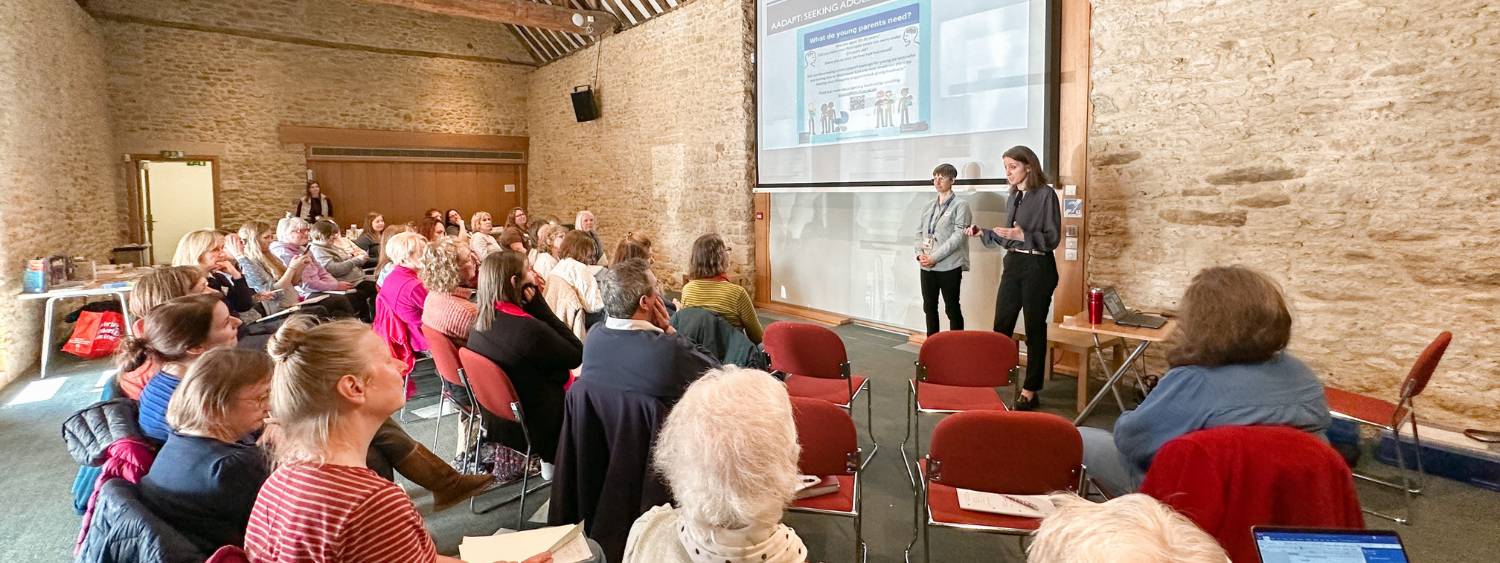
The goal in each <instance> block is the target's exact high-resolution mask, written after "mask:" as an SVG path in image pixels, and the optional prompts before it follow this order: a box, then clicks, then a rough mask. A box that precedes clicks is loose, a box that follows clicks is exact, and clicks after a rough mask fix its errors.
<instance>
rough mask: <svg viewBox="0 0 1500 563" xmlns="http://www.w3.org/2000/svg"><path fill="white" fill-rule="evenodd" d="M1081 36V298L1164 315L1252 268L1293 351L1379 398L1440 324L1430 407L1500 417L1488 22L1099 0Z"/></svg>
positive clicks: (1499, 287) (1471, 9)
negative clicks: (1449, 340) (1287, 311)
mask: <svg viewBox="0 0 1500 563" xmlns="http://www.w3.org/2000/svg"><path fill="white" fill-rule="evenodd" d="M1092 31H1093V61H1092V69H1093V70H1092V82H1093V92H1092V96H1091V99H1092V103H1093V112H1094V114H1093V122H1092V124H1091V126H1090V132H1089V154H1090V156H1091V160H1092V162H1091V166H1090V170H1089V199H1090V201H1089V202H1088V213H1089V219H1088V221H1089V229H1090V231H1089V233H1090V236H1091V238H1090V244H1089V249H1088V256H1089V264H1088V275H1089V279H1090V282H1091V283H1093V284H1114V285H1117V286H1120V287H1121V288H1122V289H1123V291H1124V293H1125V294H1126V295H1127V296H1128V297H1129V299H1130V300H1132V301H1134V302H1136V304H1137V306H1141V307H1146V308H1151V307H1158V308H1170V307H1173V306H1175V305H1176V300H1177V299H1178V296H1179V295H1180V294H1181V292H1182V289H1183V288H1184V287H1186V285H1187V284H1188V282H1189V280H1190V279H1191V277H1192V275H1193V273H1194V272H1196V271H1197V270H1199V269H1200V268H1203V267H1205V266H1210V265H1218V264H1234V263H1238V264H1245V265H1249V266H1253V267H1255V268H1258V269H1260V270H1262V271H1264V272H1266V273H1268V274H1270V275H1272V276H1273V277H1275V278H1277V279H1278V280H1280V281H1281V282H1282V283H1283V284H1284V285H1285V287H1286V289H1287V293H1288V294H1289V296H1290V298H1291V300H1292V303H1293V307H1294V311H1295V314H1296V318H1297V322H1296V326H1295V331H1296V332H1295V335H1294V340H1293V344H1292V349H1293V351H1294V352H1295V353H1296V354H1298V355H1299V356H1301V357H1302V358H1303V359H1305V360H1307V361H1308V363H1310V364H1311V365H1312V366H1313V367H1314V368H1315V369H1316V370H1317V371H1318V372H1319V373H1320V374H1321V375H1322V376H1323V377H1324V380H1325V382H1327V383H1329V384H1331V385H1336V386H1339V387H1342V388H1346V389H1351V390H1355V391H1362V392H1370V393H1373V394H1376V395H1379V396H1382V397H1390V398H1393V397H1395V395H1396V393H1397V389H1398V386H1399V384H1400V380H1401V378H1402V377H1403V376H1404V375H1405V374H1406V371H1407V370H1408V368H1409V367H1410V365H1411V363H1412V360H1413V359H1414V358H1415V357H1416V355H1417V353H1418V352H1419V351H1420V350H1421V349H1422V347H1423V346H1425V345H1426V344H1427V343H1428V342H1429V341H1430V340H1431V339H1432V338H1433V337H1434V336H1436V335H1437V333H1438V332H1439V331H1442V330H1452V331H1453V332H1454V340H1453V345H1452V347H1451V348H1450V349H1449V350H1448V354H1447V356H1446V358H1444V360H1443V363H1442V365H1441V366H1440V368H1439V369H1438V372H1437V375H1436V377H1435V378H1434V379H1433V381H1432V385H1431V386H1430V387H1429V388H1428V390H1427V392H1426V396H1425V397H1424V398H1425V399H1426V400H1425V401H1423V402H1422V403H1423V406H1424V407H1429V408H1428V409H1427V411H1426V412H1427V413H1430V414H1432V415H1435V418H1436V419H1437V420H1439V421H1442V422H1447V423H1451V424H1465V425H1472V424H1483V425H1485V426H1487V427H1494V426H1495V425H1496V423H1500V409H1497V408H1496V405H1500V353H1497V352H1496V350H1500V331H1497V329H1500V323H1497V322H1496V321H1495V320H1494V317H1495V312H1496V311H1497V310H1500V245H1497V244H1496V242H1495V237H1496V233H1497V232H1500V182H1497V180H1496V178H1500V133H1497V131H1500V93H1497V90H1496V86H1495V85H1496V84H1500V65H1497V64H1496V61H1500V7H1497V6H1496V5H1495V4H1494V3H1492V2H1483V1H1479V0H1453V1H1448V2H1436V3H1433V2H1387V1H1373V0H1370V1H1356V2H1345V3H1335V4H1329V3H1320V2H1300V1H1287V0H1278V1H1249V0H1242V1H1218V2H1215V1H1207V0H1200V1H1186V2H1184V1H1180V0H1173V1H1167V0H1149V1H1148V0H1129V1H1123V0H1113V1H1105V0H1099V1H1096V2H1094V12H1093V30H1092ZM1430 407H1436V409H1432V408H1430Z"/></svg>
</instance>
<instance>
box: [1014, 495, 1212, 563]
mask: <svg viewBox="0 0 1500 563" xmlns="http://www.w3.org/2000/svg"><path fill="white" fill-rule="evenodd" d="M1052 503H1053V504H1055V505H1057V511H1056V512H1053V513H1052V514H1051V515H1049V516H1047V517H1046V518H1044V519H1042V525H1041V526H1040V527H1038V528H1037V530H1036V536H1035V538H1036V539H1035V541H1033V542H1032V543H1031V547H1029V548H1027V550H1026V560H1027V561H1029V562H1031V563H1105V562H1113V561H1175V562H1178V563H1227V562H1228V561H1229V556H1228V555H1227V554H1225V553H1224V548H1222V547H1219V543H1218V542H1216V541H1214V538H1213V537H1212V536H1209V535H1208V533H1207V532H1204V531H1203V530H1202V529H1199V528H1198V526H1197V525H1195V524H1193V522H1192V521H1191V520H1188V519H1187V517H1185V516H1183V515H1181V514H1178V513H1177V512H1176V511H1173V510H1172V508H1171V507H1169V506H1167V505H1165V504H1162V503H1160V502H1158V501H1157V500H1156V499H1154V498H1151V497H1149V496H1146V495H1142V494H1130V495H1125V496H1122V497H1117V498H1115V499H1113V500H1110V501H1108V502H1103V503H1094V502H1089V501H1087V500H1084V499H1082V498H1079V497H1078V496H1077V495H1072V494H1063V493H1059V494H1054V495H1052Z"/></svg>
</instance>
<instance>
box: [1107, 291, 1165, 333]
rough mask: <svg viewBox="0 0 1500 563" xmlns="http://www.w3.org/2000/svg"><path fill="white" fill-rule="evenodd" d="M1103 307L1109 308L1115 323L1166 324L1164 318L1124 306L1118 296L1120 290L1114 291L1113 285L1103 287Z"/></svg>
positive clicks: (1144, 325)
mask: <svg viewBox="0 0 1500 563" xmlns="http://www.w3.org/2000/svg"><path fill="white" fill-rule="evenodd" d="M1104 307H1105V308H1107V309H1109V316H1110V317H1113V318H1114V319H1115V324H1117V325H1121V326H1138V327H1144V328H1161V327H1162V325H1165V324H1167V319H1165V318H1162V317H1158V316H1156V315H1144V314H1141V313H1138V312H1136V311H1132V310H1130V308H1129V307H1126V306H1125V300H1124V299H1121V298H1120V292H1118V291H1115V288H1113V287H1107V288H1104Z"/></svg>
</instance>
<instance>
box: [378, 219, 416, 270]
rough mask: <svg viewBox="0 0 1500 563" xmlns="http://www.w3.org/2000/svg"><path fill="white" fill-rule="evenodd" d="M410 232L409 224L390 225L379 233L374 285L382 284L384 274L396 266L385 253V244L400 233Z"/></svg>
mask: <svg viewBox="0 0 1500 563" xmlns="http://www.w3.org/2000/svg"><path fill="white" fill-rule="evenodd" d="M407 232H411V225H407V224H401V225H390V226H388V227H386V228H385V232H383V233H381V235H380V260H379V261H377V262H376V263H375V272H376V273H375V285H384V284H385V276H386V275H387V274H390V273H391V268H394V267H396V265H395V264H392V263H391V258H390V257H389V256H386V254H385V244H386V243H388V242H390V241H391V239H392V238H395V237H396V235H399V234H401V233H407Z"/></svg>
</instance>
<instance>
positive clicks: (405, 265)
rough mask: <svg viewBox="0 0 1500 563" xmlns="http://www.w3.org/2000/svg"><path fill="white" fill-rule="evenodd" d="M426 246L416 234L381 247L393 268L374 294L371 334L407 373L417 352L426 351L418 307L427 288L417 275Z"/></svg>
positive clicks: (405, 235) (402, 237)
mask: <svg viewBox="0 0 1500 563" xmlns="http://www.w3.org/2000/svg"><path fill="white" fill-rule="evenodd" d="M427 244H428V242H427V241H426V240H425V239H423V238H422V236H421V235H418V234H416V233H401V234H399V235H396V236H395V237H392V238H391V240H390V242H387V243H386V245H385V253H386V254H387V255H388V256H390V258H391V263H393V264H395V265H396V266H395V267H394V268H392V269H391V273H390V275H387V276H386V277H385V282H384V283H383V284H382V285H381V286H380V291H379V292H378V293H376V294H375V303H376V307H375V323H374V329H375V333H376V334H378V335H380V336H381V337H382V338H384V339H385V341H386V342H387V343H389V344H390V355H392V356H395V357H397V358H402V359H403V360H404V361H405V362H406V365H407V367H408V369H409V368H410V367H411V366H412V365H413V364H414V363H415V361H416V353H417V352H426V351H427V338H426V337H424V336H422V305H423V304H425V303H426V302H427V294H428V291H427V288H426V287H425V286H423V285H422V280H421V278H419V277H418V272H420V271H421V270H422V249H424V248H426V247H427Z"/></svg>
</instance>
